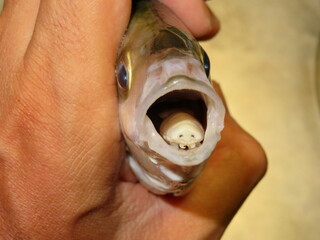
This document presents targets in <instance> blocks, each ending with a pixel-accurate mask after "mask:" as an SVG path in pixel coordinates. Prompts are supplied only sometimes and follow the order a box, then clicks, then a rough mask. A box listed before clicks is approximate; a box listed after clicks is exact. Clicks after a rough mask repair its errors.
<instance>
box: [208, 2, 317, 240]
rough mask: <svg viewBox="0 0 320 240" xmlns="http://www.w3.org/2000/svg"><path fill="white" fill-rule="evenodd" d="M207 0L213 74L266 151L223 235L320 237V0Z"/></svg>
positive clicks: (240, 239)
mask: <svg viewBox="0 0 320 240" xmlns="http://www.w3.org/2000/svg"><path fill="white" fill-rule="evenodd" d="M208 4H209V5H210V7H211V8H212V10H213V11H214V12H215V13H216V15H217V16H218V17H219V18H220V20H221V22H222V29H221V32H220V33H219V34H218V36H217V37H216V38H215V39H213V40H210V41H208V42H206V43H204V44H203V46H204V48H205V49H206V50H207V51H208V54H209V55H210V58H211V61H212V72H211V75H212V77H213V78H214V79H216V80H217V81H218V82H219V83H220V84H221V87H222V90H224V93H225V95H226V99H227V102H228V104H229V107H230V110H231V113H232V114H233V116H234V117H235V118H236V119H237V120H238V121H239V123H240V124H241V125H242V126H243V127H244V128H245V129H246V130H247V131H248V132H250V133H251V134H252V135H253V136H254V137H256V138H257V139H258V140H259V141H260V142H261V144H262V145H263V146H264V148H265V150H266V152H267V155H268V159H269V169H268V172H267V174H266V176H265V178H264V179H263V180H262V182H261V183H260V184H259V185H258V186H257V188H256V189H255V190H254V191H253V193H252V194H251V195H250V197H249V198H248V200H247V201H246V202H245V203H244V205H243V207H242V208H241V209H240V211H239V212H238V214H237V215H236V217H235V218H234V220H233V221H232V222H231V224H230V226H229V228H228V229H227V231H226V233H225V235H224V237H223V238H222V239H223V240H234V239H236V240H248V239H249V240H251V239H256V240H270V239H272V240H284V239H286V240H287V239H289V240H301V239H308V240H309V239H312V240H313V239H314V240H316V239H320V111H319V110H320V108H319V105H318V102H317V84H320V61H319V60H320V52H319V46H320V45H319V36H320V0H303V1H301V0H268V1H263V0H241V1H238V0H217V1H209V2H208ZM317 52H318V53H317ZM317 54H318V60H317ZM317 71H318V73H317ZM317 74H318V75H317ZM317 81H318V83H317ZM318 86H319V85H318ZM226 187H227V186H226Z"/></svg>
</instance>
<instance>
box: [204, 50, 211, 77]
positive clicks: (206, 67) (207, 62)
mask: <svg viewBox="0 0 320 240" xmlns="http://www.w3.org/2000/svg"><path fill="white" fill-rule="evenodd" d="M202 56H203V67H204V70H205V72H206V74H207V77H209V75H210V59H209V57H208V54H207V53H206V51H205V50H204V49H203V48H202Z"/></svg>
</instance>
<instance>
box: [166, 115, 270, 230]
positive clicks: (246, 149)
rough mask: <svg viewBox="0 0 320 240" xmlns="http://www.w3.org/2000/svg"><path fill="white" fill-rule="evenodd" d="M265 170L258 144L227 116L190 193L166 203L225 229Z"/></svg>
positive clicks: (263, 156)
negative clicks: (209, 220) (220, 135)
mask: <svg viewBox="0 0 320 240" xmlns="http://www.w3.org/2000/svg"><path fill="white" fill-rule="evenodd" d="M266 167H267V162H266V156H265V153H264V150H263V149H262V147H261V146H260V144H259V143H258V142H257V141H256V140H255V139H254V138H252V137H251V136H250V135H249V134H248V133H246V132H245V131H244V130H243V129H242V128H241V127H240V126H239V125H238V124H237V123H236V122H235V121H234V120H233V119H232V118H231V116H230V115H229V114H227V115H226V119H225V129H224V130H223V132H222V138H221V141H220V142H219V143H218V145H217V147H216V150H215V151H214V153H213V155H212V157H211V158H210V159H209V160H208V163H207V166H206V168H205V169H204V171H203V173H202V174H201V175H200V176H199V179H198V180H197V182H196V184H195V186H194V189H193V190H192V191H191V192H190V194H188V195H187V196H186V197H184V198H180V199H170V200H169V201H170V202H171V203H173V204H174V205H178V206H179V207H180V208H183V209H185V210H187V211H189V212H193V213H194V214H196V215H198V216H202V217H204V218H206V219H213V220H214V221H215V224H218V225H220V226H222V227H225V226H226V225H227V224H228V223H229V221H230V220H231V219H232V217H233V216H234V214H235V213H236V211H237V210H238V209H239V207H240V206H241V204H242V203H243V201H244V200H245V199H246V197H247V196H248V195H249V193H250V191H251V190H252V189H253V188H254V186H255V185H256V184H257V183H258V182H259V180H260V179H261V178H262V177H263V175H264V174H265V171H266Z"/></svg>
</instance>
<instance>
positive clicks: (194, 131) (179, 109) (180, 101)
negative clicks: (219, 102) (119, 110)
mask: <svg viewBox="0 0 320 240" xmlns="http://www.w3.org/2000/svg"><path fill="white" fill-rule="evenodd" d="M147 115H148V117H149V118H150V120H151V121H152V123H153V125H154V127H155V129H156V130H157V131H158V133H159V134H160V135H161V137H162V138H163V139H164V140H165V141H166V142H167V143H168V144H169V145H172V146H175V147H177V148H178V149H180V150H190V149H194V148H196V147H199V146H200V145H201V144H202V142H203V138H204V132H205V130H206V127H207V106H206V104H205V101H204V97H203V94H201V93H200V92H198V91H195V90H188V89H184V90H174V91H172V92H169V93H167V94H165V95H164V96H162V97H160V98H159V99H157V100H156V101H155V102H154V103H153V104H152V105H151V106H150V108H149V109H148V111H147Z"/></svg>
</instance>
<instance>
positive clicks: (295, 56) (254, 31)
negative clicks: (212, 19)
mask: <svg viewBox="0 0 320 240" xmlns="http://www.w3.org/2000/svg"><path fill="white" fill-rule="evenodd" d="M1 2H2V0H0V4H1ZM209 4H210V6H211V7H212V8H213V9H214V10H215V12H216V13H217V15H218V16H219V17H220V19H221V21H222V31H221V33H220V34H219V36H218V37H217V38H216V39H215V40H212V41H210V42H207V43H205V44H204V46H205V48H206V49H207V50H208V53H209V55H210V57H211V58H212V65H213V71H212V73H213V77H214V78H215V79H217V80H218V81H219V82H220V83H221V85H222V88H223V89H224V91H225V94H226V97H227V101H228V103H229V105H230V109H231V111H232V113H233V115H234V116H235V117H236V118H237V119H238V121H239V122H240V123H241V124H242V125H243V126H244V127H245V128H246V129H247V130H248V131H249V132H251V133H252V134H253V135H254V136H255V137H256V138H258V139H259V140H260V141H261V143H262V144H263V146H264V147H265V149H266V151H267V154H268V157H269V164H270V166H269V171H268V173H267V175H266V177H265V178H264V180H263V181H262V182H261V183H260V184H259V186H258V187H257V188H256V190H255V191H254V192H253V193H252V195H251V196H250V197H249V199H248V200H247V201H246V202H245V204H244V206H243V207H242V208H241V210H240V211H239V213H238V214H237V215H236V217H235V219H234V220H233V221H232V223H231V224H230V227H229V228H228V230H227V231H226V234H225V236H224V237H223V239H224V240H235V239H236V240H251V239H254V240H271V239H272V240H300V239H308V240H309V239H311V240H316V239H320V237H319V235H320V230H319V229H320V173H319V172H320V111H319V109H318V107H317V103H316V90H315V72H316V69H315V66H316V64H315V59H316V48H317V44H318V41H319V38H318V37H319V32H320V0H303V1H301V0H268V1H262V0H241V1H238V0H217V1H211V2H209Z"/></svg>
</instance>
